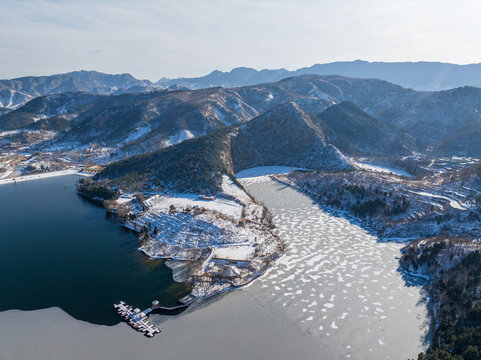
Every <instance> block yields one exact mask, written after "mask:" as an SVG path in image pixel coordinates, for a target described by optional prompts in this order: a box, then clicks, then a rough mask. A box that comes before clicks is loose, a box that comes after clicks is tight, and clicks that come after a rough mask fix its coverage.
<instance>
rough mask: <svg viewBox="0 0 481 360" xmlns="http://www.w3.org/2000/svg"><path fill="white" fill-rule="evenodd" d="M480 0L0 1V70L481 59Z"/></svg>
mask: <svg viewBox="0 0 481 360" xmlns="http://www.w3.org/2000/svg"><path fill="white" fill-rule="evenodd" d="M479 14H481V1H479V0H472V1H471V0H458V1H446V0H415V1H411V0H406V1H405V0H197V1H194V0H132V1H126V0H0V78H14V77H20V76H27V75H50V74H58V73H64V72H68V71H74V70H82V69H84V70H97V71H102V72H106V73H131V74H132V75H134V76H135V77H137V78H142V79H149V80H152V81H156V80H158V79H159V78H161V77H170V78H173V77H181V76H185V77H192V76H202V75H205V74H207V73H209V72H211V71H212V70H214V69H218V70H222V71H229V70H231V69H232V68H235V67H238V66H247V67H253V68H256V69H264V68H269V69H275V68H286V69H288V70H294V69H297V68H300V67H305V66H311V65H313V64H316V63H326V62H332V61H349V60H355V59H362V60H368V61H420V60H424V61H442V62H452V63H458V64H467V63H478V62H481V46H480V45H479V44H480V43H481V31H480V30H479V29H480V25H481V20H480V18H479Z"/></svg>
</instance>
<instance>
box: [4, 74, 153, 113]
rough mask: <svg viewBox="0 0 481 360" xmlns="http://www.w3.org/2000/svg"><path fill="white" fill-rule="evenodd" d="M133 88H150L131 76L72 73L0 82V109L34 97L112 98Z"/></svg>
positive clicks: (147, 83)
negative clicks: (87, 95) (84, 95)
mask: <svg viewBox="0 0 481 360" xmlns="http://www.w3.org/2000/svg"><path fill="white" fill-rule="evenodd" d="M135 87H140V88H141V89H142V88H151V87H152V83H151V82H150V81H148V80H138V79H135V78H134V77H133V76H132V75H130V74H118V75H111V74H104V73H101V72H97V71H84V70H82V71H74V72H70V73H66V74H58V75H50V76H26V77H21V78H16V79H10V80H0V108H5V109H15V108H17V107H19V106H21V105H23V104H25V103H26V102H27V101H28V100H30V99H32V98H33V97H37V96H43V95H51V94H60V93H65V92H89V93H92V94H111V93H113V92H118V91H122V90H126V89H129V88H130V89H131V90H134V89H135Z"/></svg>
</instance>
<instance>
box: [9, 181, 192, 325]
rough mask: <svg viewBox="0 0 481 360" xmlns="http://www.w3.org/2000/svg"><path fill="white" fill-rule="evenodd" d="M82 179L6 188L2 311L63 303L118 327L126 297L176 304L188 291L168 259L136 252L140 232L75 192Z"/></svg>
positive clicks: (82, 316) (81, 315) (140, 302)
mask: <svg viewBox="0 0 481 360" xmlns="http://www.w3.org/2000/svg"><path fill="white" fill-rule="evenodd" d="M78 178H79V177H78V176H74V175H70V176H61V177H55V178H49V179H42V180H35V181H28V182H22V183H17V184H7V185H2V186H0V311H5V310H10V309H19V310H35V309H43V308H49V307H54V306H57V307H60V308H61V309H63V310H64V311H66V312H67V313H68V314H70V315H71V316H73V317H74V318H76V319H78V320H84V321H88V322H90V323H94V324H102V325H115V324H117V323H119V322H120V321H121V319H120V317H119V316H118V315H117V313H116V311H115V310H114V308H113V306H112V305H113V304H114V303H118V302H119V301H120V300H125V301H126V302H127V303H129V304H133V305H135V306H138V307H148V306H149V304H150V303H151V301H152V300H154V299H157V300H159V301H160V303H161V304H163V305H165V306H173V305H175V304H177V299H179V298H181V297H182V296H184V295H186V294H187V293H188V290H187V289H186V286H185V285H184V284H178V283H175V282H174V281H173V280H172V271H171V270H170V269H169V268H168V267H166V266H165V265H164V263H163V261H160V260H150V259H148V258H146V257H145V256H144V255H143V254H141V253H139V252H138V251H136V249H137V246H138V239H137V237H136V235H135V234H134V233H133V232H131V231H128V230H126V229H124V228H122V227H121V226H120V224H119V223H118V221H117V219H116V218H115V217H114V216H111V215H109V214H107V213H106V212H105V210H104V209H103V208H102V207H99V206H97V205H95V204H92V203H90V202H88V201H87V200H85V199H83V198H81V197H80V196H78V195H77V194H76V193H75V183H76V181H77V180H78Z"/></svg>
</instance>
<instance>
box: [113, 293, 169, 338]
mask: <svg viewBox="0 0 481 360" xmlns="http://www.w3.org/2000/svg"><path fill="white" fill-rule="evenodd" d="M155 303H157V304H158V301H154V302H153V303H152V304H153V305H154V304H155ZM114 308H116V309H117V312H118V313H119V315H120V316H122V317H123V318H125V320H126V321H128V323H129V324H130V326H132V327H133V328H134V329H135V330H137V331H140V332H143V333H145V335H146V336H148V337H153V336H154V335H155V334H158V333H160V330H159V328H157V327H155V326H154V325H152V324H151V323H149V321H148V320H147V315H148V314H149V313H150V312H151V311H152V308H148V309H147V310H144V311H141V310H140V309H134V308H133V307H132V306H130V305H127V304H126V303H125V302H123V301H121V302H120V304H114Z"/></svg>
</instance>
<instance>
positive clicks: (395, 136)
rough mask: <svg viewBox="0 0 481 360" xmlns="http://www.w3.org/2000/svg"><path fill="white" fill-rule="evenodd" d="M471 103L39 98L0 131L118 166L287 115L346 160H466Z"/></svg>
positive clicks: (324, 96)
mask: <svg viewBox="0 0 481 360" xmlns="http://www.w3.org/2000/svg"><path fill="white" fill-rule="evenodd" d="M287 103H289V104H290V106H289V107H285V104H287ZM478 104H481V89H478V88H473V87H464V88H458V89H453V90H446V91H440V92H420V91H415V90H411V89H406V88H403V87H401V86H398V85H394V84H391V83H388V82H386V81H383V80H375V79H354V78H346V77H342V76H320V75H303V76H295V77H290V78H287V79H283V80H281V81H278V82H275V83H266V84H259V85H252V86H244V87H237V88H229V89H226V88H221V87H216V88H207V89H199V90H149V91H143V92H129V91H126V92H125V93H121V94H117V95H114V94H112V95H99V94H92V93H85V92H84V93H81V92H69V93H61V94H54V95H46V96H40V97H37V98H34V99H33V100H31V101H29V102H28V103H26V104H25V105H23V106H21V107H19V108H17V109H16V110H13V111H11V112H9V113H7V114H4V115H2V116H0V130H16V129H43V130H49V131H55V132H56V136H55V138H54V139H53V140H51V141H50V142H48V143H45V144H43V146H45V147H47V148H48V147H50V148H58V147H61V148H75V147H78V146H86V145H90V144H94V145H98V146H101V147H109V148H112V149H114V153H113V154H112V156H113V158H116V159H121V158H126V157H128V156H131V155H135V154H141V153H146V152H149V151H155V150H158V149H161V148H164V147H168V146H171V145H175V144H177V143H179V142H182V141H184V140H186V139H190V138H194V137H200V136H204V135H206V134H209V133H211V132H213V131H215V130H217V129H221V128H224V127H230V126H237V125H240V124H244V123H247V122H249V121H251V120H252V119H254V118H257V117H259V116H262V115H263V114H266V116H267V114H268V113H269V112H271V111H274V110H276V109H278V110H277V111H281V112H282V111H287V110H286V109H292V107H296V108H297V109H299V111H302V113H304V114H307V115H308V116H309V118H310V119H311V120H312V122H313V123H315V124H316V126H317V127H319V128H320V129H321V130H322V133H323V139H324V140H325V141H327V143H328V144H332V145H334V146H336V148H338V149H340V150H341V151H342V152H343V153H345V154H348V155H363V154H364V155H379V156H382V155H391V154H397V155H400V154H405V155H406V154H409V153H411V152H413V151H416V152H426V151H429V152H431V153H432V152H434V153H439V154H444V155H463V156H471V155H475V154H479V153H481V145H479V141H476V138H475V137H473V135H472V134H473V133H479V131H481V120H480V119H481V118H480V116H479V113H478V111H479V110H478ZM279 109H280V110H279ZM295 120H296V117H292V121H293V122H295ZM285 125H286V126H287V125H288V123H286V124H285Z"/></svg>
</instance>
